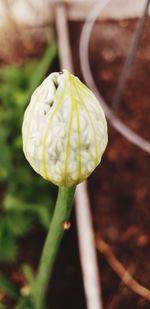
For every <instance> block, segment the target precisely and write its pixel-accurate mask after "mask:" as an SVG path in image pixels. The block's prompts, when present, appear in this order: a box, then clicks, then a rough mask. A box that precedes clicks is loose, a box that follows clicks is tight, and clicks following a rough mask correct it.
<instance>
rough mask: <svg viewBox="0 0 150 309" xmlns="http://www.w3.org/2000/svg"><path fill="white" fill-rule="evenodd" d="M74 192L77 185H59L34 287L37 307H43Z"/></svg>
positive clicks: (40, 308)
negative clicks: (69, 186) (70, 186)
mask: <svg viewBox="0 0 150 309" xmlns="http://www.w3.org/2000/svg"><path fill="white" fill-rule="evenodd" d="M74 193H75V187H72V188H67V187H59V192H58V197H57V202H56V206H55V210H54V214H53V217H52V221H51V223H50V227H49V231H48V235H47V238H46V241H45V245H44V248H43V252H42V255H41V260H40V264H39V269H38V272H37V276H36V278H35V285H34V288H33V294H32V299H33V304H34V308H35V309H43V305H44V299H45V294H46V291H47V286H48V282H49V279H50V277H51V274H52V269H53V265H54V262H55V258H56V255H57V252H58V249H59V245H60V243H61V240H62V237H63V234H64V227H63V223H64V222H65V221H67V220H68V219H69V217H70V213H71V209H72V201H73V197H74Z"/></svg>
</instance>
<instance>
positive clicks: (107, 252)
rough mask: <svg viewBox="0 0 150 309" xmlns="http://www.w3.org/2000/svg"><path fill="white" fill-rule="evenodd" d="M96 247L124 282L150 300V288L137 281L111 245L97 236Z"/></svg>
mask: <svg viewBox="0 0 150 309" xmlns="http://www.w3.org/2000/svg"><path fill="white" fill-rule="evenodd" d="M96 247H97V249H98V251H100V252H101V253H102V254H103V255H104V256H105V258H106V260H107V262H108V264H109V265H110V266H111V268H112V269H113V270H114V272H115V273H116V274H117V275H118V276H119V277H120V279H121V280H122V282H124V283H125V284H126V286H127V287H128V288H129V289H130V290H132V291H133V292H134V293H136V294H138V295H140V296H142V297H144V298H146V299H147V300H149V301H150V290H149V289H147V288H145V287H144V286H143V285H141V284H140V283H139V282H137V281H136V280H135V279H134V278H133V277H132V276H131V274H130V273H129V272H128V271H127V270H126V269H125V268H124V266H123V265H122V264H121V263H120V261H119V260H118V259H117V258H116V256H115V255H114V253H113V252H112V250H111V247H110V246H109V245H108V244H107V243H106V242H105V241H104V240H102V239H100V238H99V237H98V236H97V237H96Z"/></svg>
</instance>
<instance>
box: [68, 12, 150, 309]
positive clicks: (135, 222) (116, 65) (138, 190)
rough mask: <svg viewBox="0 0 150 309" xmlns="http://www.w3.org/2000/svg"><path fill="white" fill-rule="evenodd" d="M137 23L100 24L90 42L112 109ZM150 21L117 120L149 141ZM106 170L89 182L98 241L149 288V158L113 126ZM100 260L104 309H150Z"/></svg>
mask: <svg viewBox="0 0 150 309" xmlns="http://www.w3.org/2000/svg"><path fill="white" fill-rule="evenodd" d="M136 22H137V20H136V19H133V20H120V21H114V20H108V21H101V22H97V23H96V25H95V27H94V29H93V32H92V36H91V42H90V64H91V68H92V73H93V76H94V79H95V82H96V84H97V86H98V88H99V90H100V92H101V94H102V96H103V97H104V98H105V100H106V101H107V103H108V104H109V105H111V104H112V98H113V95H114V93H115V89H116V86H117V82H118V79H119V76H120V72H121V68H122V65H123V63H124V60H125V57H126V54H127V50H128V47H129V43H130V40H131V36H132V34H133V32H134V29H135V26H136ZM81 29H82V23H79V22H78V23H71V24H70V31H71V46H72V51H73V59H74V66H75V72H76V74H77V75H79V76H80V77H82V76H81V71H80V70H79V67H80V65H79V57H78V45H79V37H80V32H81ZM149 40H150V19H149V18H148V19H147V21H146V23H145V29H144V33H143V37H142V40H141V42H140V46H139V48H138V51H137V54H136V57H135V60H134V63H133V66H132V70H131V74H130V76H129V79H128V83H127V86H126V89H125V91H124V94H123V98H122V101H121V103H120V106H119V111H118V116H119V117H120V118H121V119H122V120H123V121H124V123H125V124H126V125H128V126H129V127H130V128H131V129H133V130H134V131H135V132H136V133H139V134H140V135H141V136H142V137H144V138H146V139H147V140H148V139H149V135H150V134H149V125H150V118H149V114H148V111H149V98H150V87H149V76H150V44H149ZM108 128H109V144H108V148H107V151H106V153H105V154H104V158H103V160H102V164H101V165H100V166H99V167H98V168H97V169H96V171H95V172H94V173H93V175H92V176H91V177H90V178H89V182H88V183H89V193H90V200H91V210H92V214H93V223H94V228H95V233H96V235H97V237H102V239H104V240H105V241H107V243H108V244H109V245H110V246H111V249H112V250H113V252H114V253H115V255H116V257H117V258H118V259H119V260H120V261H121V263H122V264H123V265H124V266H125V268H126V269H127V270H128V271H129V272H130V273H131V275H132V276H133V277H134V278H135V279H136V280H138V281H139V282H140V283H141V284H143V285H144V286H146V287H147V288H150V263H149V261H150V209H149V206H150V203H149V201H150V195H149V192H150V181H149V176H150V164H149V155H148V154H147V153H145V152H144V151H142V150H141V149H139V148H137V147H136V146H134V145H132V144H131V143H130V142H128V141H127V140H126V139H125V138H124V137H123V136H121V135H120V134H119V133H118V132H116V130H115V129H114V128H112V126H110V125H108ZM98 256H99V265H100V269H101V281H102V289H103V299H104V305H105V306H104V307H105V308H106V309H127V308H132V309H133V308H138V309H139V308H142V309H148V308H150V303H149V302H148V301H147V300H145V299H143V298H141V297H140V296H137V295H136V294H134V293H133V292H131V291H130V290H129V289H128V288H127V287H126V286H125V285H124V284H123V283H122V282H121V280H120V279H119V278H118V277H117V276H116V275H115V273H114V272H113V271H112V269H111V268H110V267H109V266H108V264H107V262H106V260H105V259H104V258H103V257H102V256H100V254H98Z"/></svg>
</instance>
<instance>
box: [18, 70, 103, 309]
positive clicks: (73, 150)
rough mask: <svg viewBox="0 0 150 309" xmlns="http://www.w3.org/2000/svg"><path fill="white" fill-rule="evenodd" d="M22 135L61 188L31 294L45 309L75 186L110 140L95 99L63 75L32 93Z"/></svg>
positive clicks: (34, 160)
mask: <svg viewBox="0 0 150 309" xmlns="http://www.w3.org/2000/svg"><path fill="white" fill-rule="evenodd" d="M22 136H23V151H24V154H25V156H26V158H27V160H28V161H29V163H30V164H31V166H32V167H33V169H34V170H35V171H36V172H37V173H38V174H40V175H41V176H42V177H43V178H45V179H47V180H49V181H50V182H52V183H54V184H56V185H58V187H59V191H58V197H57V201H56V205H55V209H54V213H53V216H52V219H51V221H50V225H49V230H48V234H47V238H46V241H45V244H44V248H43V251H42V255H41V259H40V263H39V268H38V271H37V275H36V277H35V282H34V285H33V289H32V291H31V296H32V302H33V308H35V309H42V308H43V306H45V294H46V290H47V286H48V281H49V278H50V277H51V274H52V269H53V265H54V261H55V258H56V255H57V252H58V248H59V245H60V242H61V239H62V237H63V234H64V229H65V228H64V224H65V222H67V220H68V219H69V216H70V213H71V208H72V207H71V206H72V202H73V197H74V193H75V189H76V185H77V184H79V183H80V182H82V181H83V180H85V179H86V178H87V177H88V176H89V175H90V174H91V173H92V171H93V170H94V169H95V168H96V166H97V165H98V164H99V163H100V161H101V157H102V155H103V152H104V150H105V148H106V145H107V140H108V135H107V124H106V119H105V116H104V113H103V110H102V108H101V107H100V104H99V102H98V101H97V99H96V97H95V96H94V94H93V93H92V92H91V91H90V90H89V89H88V88H87V87H86V86H85V85H84V84H83V83H81V81H80V80H79V79H78V78H77V77H75V76H73V75H72V74H70V73H69V72H68V71H67V70H64V71H63V72H60V73H52V74H50V75H49V76H48V77H47V78H46V79H45V80H44V81H43V82H42V84H41V85H40V86H39V87H38V88H37V89H36V90H35V92H34V93H33V95H32V98H31V101H30V104H29V105H28V107H27V109H26V111H25V114H24V121H23V127H22Z"/></svg>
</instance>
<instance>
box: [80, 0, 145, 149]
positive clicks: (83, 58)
mask: <svg viewBox="0 0 150 309" xmlns="http://www.w3.org/2000/svg"><path fill="white" fill-rule="evenodd" d="M110 1H111V0H101V1H100V2H99V1H98V3H97V1H96V2H95V5H94V7H93V8H92V10H91V11H90V13H89V14H88V16H87V18H86V20H85V23H84V25H83V28H82V32H81V36H80V46H79V56H80V65H81V70H82V74H83V77H84V80H85V81H86V83H87V84H88V86H89V87H90V88H91V89H92V90H93V91H94V92H95V95H96V96H97V98H98V99H99V100H100V102H101V105H102V107H103V109H104V111H105V114H106V116H107V118H108V119H109V121H110V122H111V124H112V126H113V127H114V128H115V129H116V130H117V131H118V132H120V133H121V134H122V135H123V136H124V137H126V139H127V140H129V141H130V142H132V143H133V144H134V145H136V146H138V147H139V148H141V149H142V150H144V151H146V152H148V153H150V142H149V141H147V140H145V139H144V138H143V137H141V136H139V135H138V134H137V133H135V132H134V131H132V130H131V129H130V128H128V126H126V125H125V124H124V123H123V122H122V121H121V120H120V119H119V118H118V117H117V116H116V115H115V114H114V112H113V111H112V110H111V108H110V107H109V106H108V105H107V104H106V102H105V100H104V99H103V98H102V96H101V94H100V93H99V90H98V88H97V87H96V85H95V82H94V79H93V76H92V72H91V68H90V63H89V42H90V37H91V32H92V30H93V26H94V24H95V21H96V19H97V18H98V17H99V14H100V13H101V11H102V10H103V8H104V7H105V6H106V5H107V4H108V3H109V2H110Z"/></svg>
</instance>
